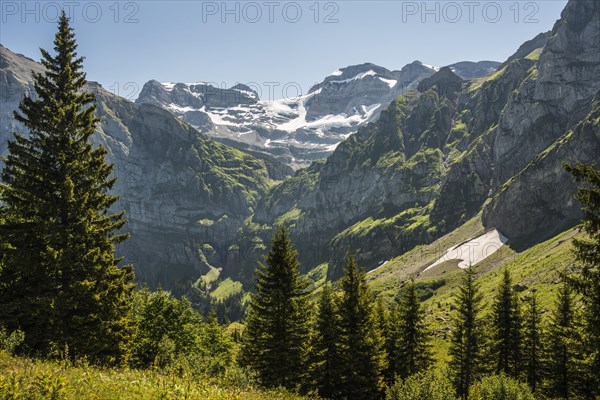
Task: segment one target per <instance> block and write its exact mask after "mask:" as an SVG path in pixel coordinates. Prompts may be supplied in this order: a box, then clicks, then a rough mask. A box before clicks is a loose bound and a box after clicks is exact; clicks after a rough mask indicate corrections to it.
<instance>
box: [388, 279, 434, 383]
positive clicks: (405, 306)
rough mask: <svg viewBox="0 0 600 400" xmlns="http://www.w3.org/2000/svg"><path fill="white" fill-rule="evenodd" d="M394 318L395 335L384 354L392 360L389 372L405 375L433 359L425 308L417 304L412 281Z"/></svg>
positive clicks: (402, 377)
mask: <svg viewBox="0 0 600 400" xmlns="http://www.w3.org/2000/svg"><path fill="white" fill-rule="evenodd" d="M394 319H395V321H394V322H395V323H396V324H398V326H397V328H395V329H392V332H393V334H394V336H395V337H394V338H393V342H394V344H393V346H392V348H391V349H390V350H391V353H390V354H389V355H388V357H389V359H390V360H393V361H391V362H390V364H391V365H393V368H394V369H393V371H391V372H392V373H393V374H394V375H397V376H398V377H400V378H401V379H405V378H407V377H409V376H410V375H413V374H416V373H418V372H422V371H425V370H427V369H428V368H429V366H430V365H431V363H432V361H433V360H432V353H431V332H429V329H428V327H427V325H426V324H425V311H424V310H423V308H422V307H421V303H420V301H419V297H418V294H417V286H416V284H415V283H414V281H411V282H409V283H408V285H407V286H406V288H405V291H404V293H403V296H402V297H401V298H400V305H399V307H398V313H397V316H396V317H395V318H394Z"/></svg>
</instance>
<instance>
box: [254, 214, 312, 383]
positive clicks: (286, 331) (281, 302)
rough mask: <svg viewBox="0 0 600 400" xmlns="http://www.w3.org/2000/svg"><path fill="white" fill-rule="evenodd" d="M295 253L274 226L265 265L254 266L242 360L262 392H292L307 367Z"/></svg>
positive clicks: (302, 292)
mask: <svg viewBox="0 0 600 400" xmlns="http://www.w3.org/2000/svg"><path fill="white" fill-rule="evenodd" d="M299 267H300V266H299V262H298V253H297V252H296V250H294V248H293V246H292V243H291V240H290V237H289V233H288V231H287V230H286V229H285V228H284V227H283V226H280V227H278V228H277V231H276V233H275V235H274V237H273V241H272V245H271V249H270V250H269V253H268V254H267V256H266V257H265V263H264V264H263V263H259V267H258V268H257V271H256V275H257V277H256V286H255V293H253V295H252V297H251V300H250V304H249V309H248V318H247V321H246V331H245V334H244V336H245V337H244V344H243V349H242V350H243V353H242V360H243V363H245V364H247V365H248V366H250V367H252V368H253V369H254V370H255V371H256V372H257V374H258V378H259V380H260V381H261V383H262V384H263V385H264V386H266V387H279V386H281V387H285V388H289V389H294V388H296V387H298V386H299V385H301V384H302V383H303V380H304V379H305V375H306V374H305V372H306V371H305V369H306V366H307V351H308V342H309V313H308V299H307V292H306V290H307V286H308V285H307V282H306V281H305V280H303V279H302V278H301V276H300V273H299Z"/></svg>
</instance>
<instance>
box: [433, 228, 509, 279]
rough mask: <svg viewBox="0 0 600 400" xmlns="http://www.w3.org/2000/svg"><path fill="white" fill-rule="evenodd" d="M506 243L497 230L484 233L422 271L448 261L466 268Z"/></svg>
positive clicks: (505, 239)
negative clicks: (456, 262) (454, 261)
mask: <svg viewBox="0 0 600 400" xmlns="http://www.w3.org/2000/svg"><path fill="white" fill-rule="evenodd" d="M507 242H508V239H507V238H506V236H504V235H503V234H501V233H500V232H499V231H498V230H497V229H494V230H491V231H489V232H486V233H484V234H483V235H481V236H479V237H476V238H474V239H471V240H469V241H468V242H464V243H461V244H459V245H457V246H454V247H452V248H451V249H449V250H448V251H447V252H446V254H444V256H442V257H441V258H440V259H439V260H437V261H436V262H434V263H433V264H431V265H430V266H428V267H427V268H425V270H424V271H427V270H428V269H431V268H433V267H435V266H436V265H440V264H442V263H444V262H446V261H448V260H460V262H459V263H458V267H459V268H461V269H465V268H468V267H469V265H476V264H477V263H479V262H481V261H482V260H485V259H486V258H488V257H489V256H491V255H492V254H494V253H495V252H497V251H498V250H499V249H500V248H501V247H502V246H504V245H505V244H506V243H507Z"/></svg>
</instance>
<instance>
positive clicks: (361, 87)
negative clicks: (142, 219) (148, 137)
mask: <svg viewBox="0 0 600 400" xmlns="http://www.w3.org/2000/svg"><path fill="white" fill-rule="evenodd" d="M473 65H477V64H476V63H473ZM437 70H439V68H436V67H432V66H427V65H424V64H423V63H421V62H419V61H415V62H413V63H411V64H408V65H406V66H405V67H404V68H402V69H401V70H400V71H390V70H388V69H386V68H383V67H380V66H377V65H374V64H370V63H366V64H360V65H354V66H349V67H346V68H341V69H339V70H336V71H334V72H333V73H331V74H330V75H329V76H327V77H326V78H325V79H324V80H323V81H322V82H321V83H319V84H317V85H314V86H313V87H312V88H310V90H309V91H308V93H307V94H304V95H301V96H297V97H292V98H284V99H278V100H261V99H260V98H259V94H258V93H257V92H256V91H255V90H253V89H252V88H250V87H249V86H246V85H242V84H237V85H235V86H233V87H231V88H228V89H224V88H218V87H215V86H213V85H210V84H207V83H204V82H199V83H160V82H157V81H154V80H152V81H149V82H147V83H146V84H145V85H144V87H143V89H142V91H141V93H140V96H139V97H138V99H137V100H136V102H137V103H151V104H155V105H158V106H160V107H162V108H164V109H166V110H169V111H170V112H172V113H173V114H175V115H176V116H177V117H178V118H179V119H181V120H182V121H184V122H186V123H188V124H190V125H192V126H194V127H195V128H197V129H198V130H199V131H200V132H202V133H204V134H206V135H208V136H210V137H213V138H214V139H216V140H219V141H221V142H224V143H227V144H229V145H232V146H235V147H238V148H243V149H250V150H257V151H261V152H266V153H270V154H272V155H274V156H275V157H277V158H278V159H280V160H281V161H283V162H285V163H287V164H289V165H292V166H294V167H301V166H306V165H308V164H310V162H312V161H313V160H316V159H321V158H325V157H326V156H327V155H329V154H331V152H333V150H335V148H336V147H337V145H338V144H339V143H340V142H342V141H343V140H344V139H346V138H347V137H348V136H350V135H351V134H353V133H355V132H356V131H357V130H358V128H359V127H361V126H363V125H365V124H367V123H368V122H371V121H374V120H375V119H377V118H378V117H379V113H380V112H381V111H382V110H383V109H384V108H385V107H386V106H387V105H388V104H389V103H391V101H392V100H393V99H394V98H396V97H397V96H399V95H402V94H404V93H405V92H407V91H409V90H413V89H416V88H417V85H418V83H419V82H420V81H421V80H423V79H425V78H428V77H430V76H431V75H433V74H434V73H435V72H436V71H437ZM469 71H472V69H469ZM469 77H470V76H469Z"/></svg>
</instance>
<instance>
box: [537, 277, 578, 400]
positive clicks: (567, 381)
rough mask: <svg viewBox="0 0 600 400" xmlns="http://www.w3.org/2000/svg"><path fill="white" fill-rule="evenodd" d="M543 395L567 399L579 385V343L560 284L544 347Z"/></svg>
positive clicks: (567, 290)
mask: <svg viewBox="0 0 600 400" xmlns="http://www.w3.org/2000/svg"><path fill="white" fill-rule="evenodd" d="M546 350H547V351H546V354H547V356H546V362H545V364H546V367H545V376H546V385H545V386H546V390H545V391H546V393H547V394H548V395H549V396H551V397H553V398H561V399H569V398H571V397H573V395H574V394H576V393H577V392H578V389H577V388H578V386H579V382H581V376H580V372H581V370H580V367H581V361H580V360H578V358H579V354H580V351H581V350H582V349H581V339H580V333H579V329H578V327H577V315H576V310H575V307H574V298H573V293H572V290H571V287H570V285H568V284H566V283H563V285H562V286H561V288H560V291H559V293H558V298H557V302H556V309H555V310H554V312H553V314H552V316H551V319H550V327H549V331H548V342H547V344H546Z"/></svg>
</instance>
